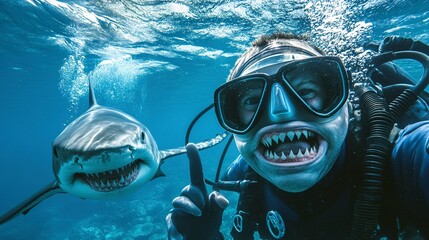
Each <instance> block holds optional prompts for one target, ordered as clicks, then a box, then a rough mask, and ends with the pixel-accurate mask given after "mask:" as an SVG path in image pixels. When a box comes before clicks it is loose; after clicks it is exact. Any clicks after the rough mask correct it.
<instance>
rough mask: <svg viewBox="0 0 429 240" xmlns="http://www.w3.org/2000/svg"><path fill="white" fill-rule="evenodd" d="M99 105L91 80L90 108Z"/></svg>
mask: <svg viewBox="0 0 429 240" xmlns="http://www.w3.org/2000/svg"><path fill="white" fill-rule="evenodd" d="M94 105H97V100H96V99H95V94H94V88H93V87H92V83H91V80H89V107H90V108H91V107H92V106H94Z"/></svg>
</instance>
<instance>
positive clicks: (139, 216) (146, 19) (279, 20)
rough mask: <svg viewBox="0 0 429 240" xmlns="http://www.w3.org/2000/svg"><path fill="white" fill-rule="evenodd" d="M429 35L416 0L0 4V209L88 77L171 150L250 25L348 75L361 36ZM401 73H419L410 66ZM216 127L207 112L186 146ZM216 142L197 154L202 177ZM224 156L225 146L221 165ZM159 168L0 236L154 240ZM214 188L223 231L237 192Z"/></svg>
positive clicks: (174, 191)
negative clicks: (297, 39)
mask: <svg viewBox="0 0 429 240" xmlns="http://www.w3.org/2000/svg"><path fill="white" fill-rule="evenodd" d="M428 29H429V1H426V0H425V1H422V0H420V1H419V0H416V1H405V0H368V1H363V0H354V1H351V0H350V1H345V0H334V1H327V0H323V1H316V0H293V1H283V0H257V1H255V0H240V1H235V0H228V1H199V0H178V1H156V0H135V1H128V0H123V1H107V0H101V1H85V0H74V1H56V0H26V1H24V0H17V1H15V0H0V78H1V80H0V114H1V116H0V134H1V135H0V214H3V213H5V212H6V211H8V210H9V209H11V208H12V207H14V206H15V205H17V204H18V203H20V202H21V201H23V200H24V199H26V198H27V197H29V196H30V195H32V194H33V193H35V192H36V191H38V190H39V189H41V188H42V187H44V186H45V185H47V184H48V183H50V182H51V181H52V180H54V175H53V172H52V156H51V153H52V149H51V144H52V142H53V140H54V139H55V137H56V136H57V135H58V134H59V133H60V132H61V131H62V130H63V128H64V127H65V126H66V125H67V124H69V123H70V122H71V121H73V119H75V118H76V117H78V116H79V115H80V114H81V113H83V112H84V111H85V110H86V109H87V108H88V80H89V79H90V80H91V81H92V82H93V84H94V88H95V94H96V96H97V100H98V102H99V103H100V104H102V105H105V106H110V107H115V108H119V109H121V110H123V111H125V112H127V113H128V114H130V115H132V116H134V117H135V118H137V119H138V120H139V121H141V122H142V123H143V124H144V125H146V126H147V127H148V128H149V129H150V131H151V133H152V135H153V136H154V138H155V139H156V141H157V144H158V147H159V148H160V149H169V148H176V147H179V146H183V145H184V142H185V134H186V129H187V127H188V125H189V124H190V122H191V121H192V120H193V118H194V116H195V115H197V114H198V113H199V112H200V111H201V110H202V109H204V108H205V107H206V106H208V105H209V104H210V103H212V101H213V97H212V96H213V91H214V89H216V87H217V86H219V85H220V84H222V83H223V82H224V81H225V79H226V77H227V75H228V73H229V70H230V69H231V67H232V66H233V64H234V62H235V60H236V59H237V58H238V56H239V55H240V53H241V52H242V51H243V50H244V49H245V48H246V47H247V46H249V44H250V43H251V42H252V41H253V40H254V39H255V38H256V37H257V36H259V35H260V34H262V33H272V32H276V31H292V32H296V33H308V34H310V36H311V37H312V39H313V41H314V42H315V43H316V44H318V45H320V46H321V48H322V49H323V50H325V51H326V52H328V53H330V54H335V55H339V56H340V57H342V58H343V59H344V61H345V63H346V65H347V67H348V68H350V69H351V70H352V72H353V73H354V76H355V77H356V81H359V79H360V78H362V76H363V75H362V74H363V73H364V72H365V68H364V66H365V60H367V59H368V53H367V52H365V51H363V50H362V48H361V46H362V45H363V44H364V43H365V42H369V41H375V42H380V41H381V40H382V39H383V38H384V37H386V36H390V35H400V36H405V37H410V38H413V39H415V40H421V41H423V42H426V43H429V33H428ZM404 67H405V68H406V69H408V70H409V72H410V73H411V74H412V75H416V76H417V77H418V74H419V70H418V68H416V67H415V66H414V65H413V64H412V63H404ZM221 132H222V129H221V128H220V127H219V125H218V123H217V121H216V119H215V115H214V112H213V111H210V112H209V113H208V114H206V115H205V116H204V117H203V118H202V119H201V120H200V121H199V122H198V123H197V124H196V126H195V128H194V130H193V132H192V134H191V140H192V141H202V140H205V139H207V138H211V137H214V136H215V135H216V134H217V133H221ZM224 145H225V142H223V143H221V144H219V145H218V146H215V147H212V148H210V149H208V150H204V151H202V152H201V155H202V160H203V168H204V173H205V176H206V177H207V178H209V179H213V178H214V176H215V172H216V168H217V163H218V159H219V157H220V155H221V152H222V150H223V146H224ZM236 156H237V151H236V150H235V146H234V145H232V147H231V148H230V150H229V151H228V154H227V157H226V163H225V164H224V167H226V166H227V165H228V162H230V161H232V160H233V159H234V158H235V157H236ZM162 169H163V171H164V172H165V174H166V177H162V178H157V179H155V180H153V181H150V182H148V183H146V184H145V185H144V186H143V187H142V188H141V189H139V190H138V191H136V192H134V193H132V194H130V195H127V196H123V197H121V198H117V199H111V200H88V199H87V200H83V199H79V198H77V197H74V196H71V195H67V194H57V195H55V196H53V197H51V198H49V199H47V200H45V201H43V202H42V203H41V204H40V205H38V206H36V207H35V208H34V209H32V210H31V211H30V212H29V213H28V214H27V215H25V216H23V215H21V216H18V217H17V218H15V219H13V220H12V221H10V222H7V223H5V224H3V225H1V226H0V239H91V240H95V239H166V224H165V220H164V219H165V216H166V215H167V213H168V212H169V210H170V208H171V200H172V199H173V198H174V197H176V196H177V195H178V194H179V193H180V191H181V189H182V188H183V187H184V186H185V185H187V184H188V182H189V170H188V160H187V158H186V157H185V156H184V155H181V156H177V157H174V158H170V159H167V160H166V161H165V163H164V165H163V166H162ZM225 194H226V196H227V197H228V198H229V199H230V201H231V204H230V207H229V208H228V209H227V210H226V212H225V214H224V223H223V225H222V231H223V232H225V233H227V232H229V229H230V227H231V221H232V216H233V214H234V212H235V203H236V201H237V195H236V194H234V193H228V192H226V193H225Z"/></svg>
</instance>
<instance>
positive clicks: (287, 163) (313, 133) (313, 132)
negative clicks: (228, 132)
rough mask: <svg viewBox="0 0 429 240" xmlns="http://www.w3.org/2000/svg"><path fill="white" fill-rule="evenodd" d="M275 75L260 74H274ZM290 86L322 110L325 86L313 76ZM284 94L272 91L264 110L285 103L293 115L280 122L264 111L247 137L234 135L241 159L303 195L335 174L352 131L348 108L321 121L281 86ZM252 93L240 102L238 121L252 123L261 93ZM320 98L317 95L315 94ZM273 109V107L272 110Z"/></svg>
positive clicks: (298, 78) (277, 183) (299, 78)
mask: <svg viewBox="0 0 429 240" xmlns="http://www.w3.org/2000/svg"><path fill="white" fill-rule="evenodd" d="M272 71H273V70H270V71H261V70H259V71H258V72H265V73H267V74H272ZM293 79H295V80H294V81H293V82H291V83H290V84H291V85H293V87H294V89H295V90H296V91H297V92H299V94H300V96H302V97H303V98H305V99H306V100H307V102H309V103H311V104H312V106H315V108H319V107H320V109H321V108H322V107H323V105H324V102H323V99H327V98H326V97H325V96H322V95H321V94H323V93H326V92H328V91H323V88H324V87H325V86H322V85H321V84H319V82H318V81H314V80H313V79H314V78H313V77H312V73H309V72H308V73H301V74H300V76H294V77H293ZM278 88H279V89H280V90H279V91H283V94H280V95H276V93H275V92H276V91H274V90H271V95H272V96H271V97H270V98H269V99H270V100H269V102H268V103H267V104H268V105H271V106H266V107H265V108H266V109H273V106H278V105H279V104H278V102H282V101H284V102H286V103H287V104H289V105H290V106H293V107H291V108H289V110H291V109H292V112H289V113H288V114H285V115H282V116H283V117H276V116H273V114H272V113H271V114H270V113H269V111H268V110H265V111H264V114H263V116H262V117H261V118H260V119H259V120H258V122H257V123H256V125H255V126H254V127H253V128H252V130H251V131H249V132H248V133H246V134H234V138H235V142H236V144H237V147H238V150H239V151H240V153H241V154H242V156H243V157H244V158H245V159H246V160H247V162H248V163H249V164H250V166H251V167H252V168H253V169H254V170H255V171H256V172H257V173H259V174H260V175H261V176H262V177H263V178H265V179H267V180H268V181H270V182H271V183H272V184H274V185H275V186H277V187H278V188H280V189H282V190H284V191H288V192H302V191H305V190H307V189H308V188H310V187H312V186H314V185H315V184H316V183H317V182H318V181H320V180H321V179H322V178H323V177H324V176H325V175H326V174H327V173H328V172H329V170H330V169H331V167H332V166H333V164H334V163H335V160H336V158H337V156H338V154H339V152H340V150H341V145H342V143H343V142H344V139H345V137H346V133H347V128H348V109H347V106H348V105H347V104H344V105H343V107H342V108H341V109H340V110H339V111H338V112H337V113H335V114H334V115H332V116H331V117H329V118H321V117H317V116H315V115H313V114H312V113H310V112H308V110H306V109H304V108H302V107H300V106H299V104H298V103H297V102H296V101H294V99H293V97H292V96H290V95H289V94H288V92H287V91H285V90H284V89H283V87H282V86H278ZM256 89H257V88H255V89H252V88H249V89H248V90H247V91H246V92H245V93H243V94H241V98H240V99H239V101H238V102H239V104H240V105H239V108H238V112H239V117H240V120H241V121H242V122H244V123H248V122H249V121H250V120H251V118H252V116H253V113H254V112H255V108H256V107H257V104H258V96H260V95H261V94H260V92H258V91H261V90H256ZM259 89H260V88H259ZM316 93H317V94H316ZM274 108H275V107H274Z"/></svg>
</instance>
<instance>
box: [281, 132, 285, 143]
mask: <svg viewBox="0 0 429 240" xmlns="http://www.w3.org/2000/svg"><path fill="white" fill-rule="evenodd" d="M285 138H286V134H285V133H280V134H279V139H280V141H282V142H284V141H285Z"/></svg>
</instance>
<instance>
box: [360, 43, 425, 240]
mask: <svg viewBox="0 0 429 240" xmlns="http://www.w3.org/2000/svg"><path fill="white" fill-rule="evenodd" d="M395 59H414V60H417V61H419V62H420V63H421V64H422V65H423V67H424V73H423V75H422V77H421V78H420V80H419V82H418V83H417V84H416V85H415V86H413V87H411V88H409V89H406V90H404V91H403V92H402V93H401V94H400V95H399V96H398V97H397V98H396V99H395V100H393V101H392V102H391V103H390V104H389V105H387V103H386V102H385V99H384V98H382V97H381V96H380V95H379V94H378V93H377V91H375V90H374V89H373V88H372V87H371V86H369V85H368V84H359V85H357V86H355V88H356V93H357V95H358V96H359V98H360V100H361V109H362V122H364V123H367V129H366V132H367V133H368V134H369V135H368V137H367V138H366V139H365V153H364V158H363V161H362V165H361V168H362V171H361V172H362V173H363V175H362V178H361V179H360V181H361V184H360V185H359V190H358V192H357V195H356V201H355V205H354V209H353V214H354V219H353V225H352V239H372V238H374V237H375V233H376V232H375V230H376V228H377V224H378V223H379V215H380V209H381V204H382V201H383V189H384V176H385V166H386V162H387V161H388V159H389V158H390V153H391V148H392V143H391V142H390V140H389V137H390V132H391V130H392V128H393V126H394V124H395V122H396V121H397V119H398V118H399V117H400V116H401V115H402V114H404V113H405V112H406V111H407V110H408V109H409V108H410V107H411V105H412V104H414V103H415V101H416V100H417V99H418V95H419V94H420V93H421V92H422V91H424V89H425V88H426V87H427V86H428V84H429V57H428V56H427V55H426V54H423V53H421V52H416V51H401V52H388V53H384V54H380V55H378V56H375V57H374V58H373V59H372V61H373V64H374V68H375V67H377V66H379V65H381V64H383V63H386V62H389V61H392V60H395Z"/></svg>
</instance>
